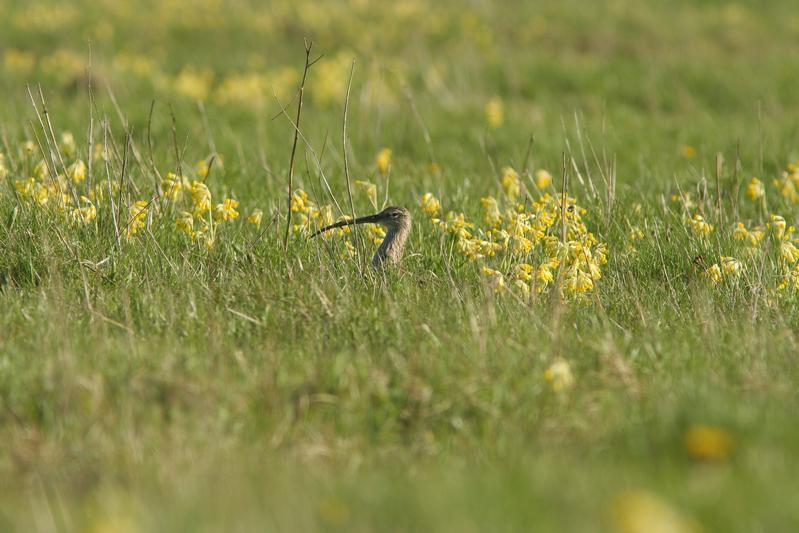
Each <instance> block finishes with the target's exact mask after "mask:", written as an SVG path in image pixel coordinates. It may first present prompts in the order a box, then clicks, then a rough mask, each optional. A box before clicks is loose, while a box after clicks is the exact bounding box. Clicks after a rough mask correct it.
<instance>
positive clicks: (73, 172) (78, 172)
mask: <svg viewBox="0 0 799 533" xmlns="http://www.w3.org/2000/svg"><path fill="white" fill-rule="evenodd" d="M86 171H87V168H86V163H84V162H83V161H81V160H80V159H78V160H77V161H75V162H74V163H73V164H72V166H71V167H70V168H69V177H70V178H72V183H74V184H75V185H78V184H79V183H82V182H83V181H84V180H85V179H86Z"/></svg>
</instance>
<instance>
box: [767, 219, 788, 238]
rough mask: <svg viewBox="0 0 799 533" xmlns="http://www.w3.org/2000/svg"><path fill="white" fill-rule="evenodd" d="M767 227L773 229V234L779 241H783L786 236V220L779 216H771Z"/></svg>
mask: <svg viewBox="0 0 799 533" xmlns="http://www.w3.org/2000/svg"><path fill="white" fill-rule="evenodd" d="M767 226H768V227H769V228H770V229H771V231H772V233H773V234H774V236H775V237H776V238H777V239H782V236H783V235H784V234H785V226H786V223H785V219H784V218H782V217H781V216H779V215H771V217H769V222H768V224H767Z"/></svg>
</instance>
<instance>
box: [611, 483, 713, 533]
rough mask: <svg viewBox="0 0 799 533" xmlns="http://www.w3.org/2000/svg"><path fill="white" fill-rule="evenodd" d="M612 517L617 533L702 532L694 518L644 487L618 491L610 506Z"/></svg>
mask: <svg viewBox="0 0 799 533" xmlns="http://www.w3.org/2000/svg"><path fill="white" fill-rule="evenodd" d="M610 518H611V519H612V521H613V525H614V527H615V531H618V533H653V532H657V533H699V532H700V531H701V529H700V528H699V526H698V525H697V524H696V523H694V521H693V520H691V519H689V518H687V517H685V516H683V515H682V514H681V513H679V512H678V511H677V510H676V509H674V508H673V507H672V506H671V505H669V504H668V503H667V502H665V501H663V500H662V499H660V498H658V497H657V496H655V495H654V494H650V493H648V492H645V491H643V490H626V491H623V492H620V493H618V494H617V495H616V496H615V497H614V498H613V502H612V504H611V507H610Z"/></svg>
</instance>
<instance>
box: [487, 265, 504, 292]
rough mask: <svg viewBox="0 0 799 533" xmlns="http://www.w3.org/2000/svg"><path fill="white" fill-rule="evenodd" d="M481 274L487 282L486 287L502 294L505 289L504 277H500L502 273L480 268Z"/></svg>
mask: <svg viewBox="0 0 799 533" xmlns="http://www.w3.org/2000/svg"><path fill="white" fill-rule="evenodd" d="M482 272H483V275H484V276H486V278H487V280H488V286H489V287H491V289H492V290H493V291H496V292H502V291H503V290H504V289H505V277H504V276H503V275H502V272H500V271H498V270H494V269H491V268H488V267H485V266H484V267H483V268H482Z"/></svg>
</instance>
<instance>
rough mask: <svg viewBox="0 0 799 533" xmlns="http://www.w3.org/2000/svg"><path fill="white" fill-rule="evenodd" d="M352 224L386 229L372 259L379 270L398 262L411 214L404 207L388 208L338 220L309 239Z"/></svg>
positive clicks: (408, 231)
mask: <svg viewBox="0 0 799 533" xmlns="http://www.w3.org/2000/svg"><path fill="white" fill-rule="evenodd" d="M352 224H380V225H381V226H383V227H384V228H386V236H385V237H384V238H383V242H381V243H380V246H379V247H378V248H377V252H375V255H374V257H372V266H373V267H375V268H380V267H383V266H391V265H396V264H397V263H399V262H400V260H401V259H402V253H403V252H404V251H405V243H406V241H407V240H408V235H410V233H411V213H410V212H409V211H408V210H407V209H405V208H404V207H394V206H390V207H386V208H385V209H383V210H382V211H380V212H379V213H375V214H374V215H367V216H363V217H358V218H355V219H351V218H350V219H346V220H340V221H338V222H336V223H334V224H330V225H329V226H325V227H323V228H322V229H320V230H318V231H317V232H316V233H314V234H313V235H311V237H312V238H313V237H316V236H317V235H320V234H322V233H324V232H326V231H329V230H331V229H336V228H340V227H342V226H350V225H352Z"/></svg>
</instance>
